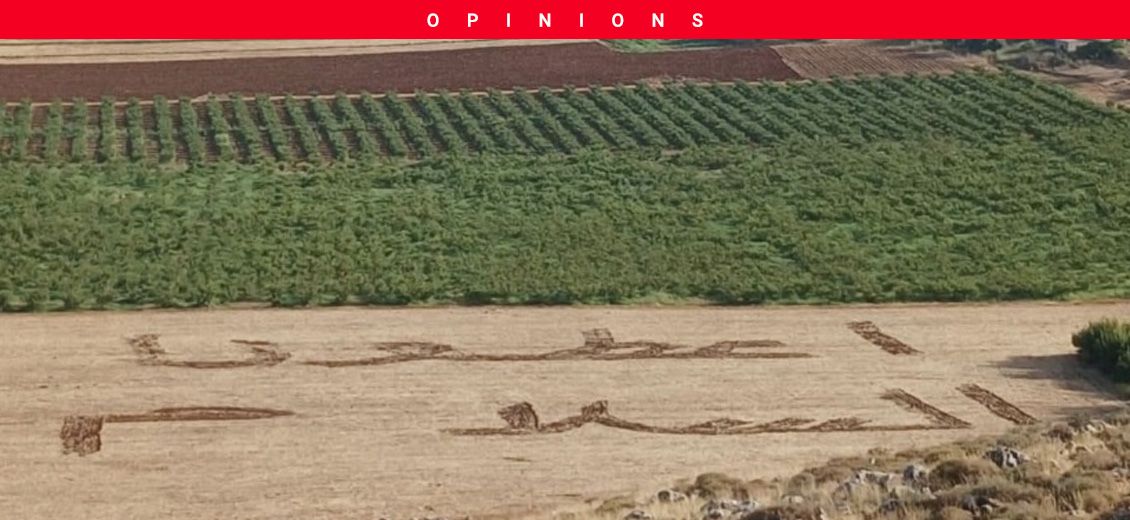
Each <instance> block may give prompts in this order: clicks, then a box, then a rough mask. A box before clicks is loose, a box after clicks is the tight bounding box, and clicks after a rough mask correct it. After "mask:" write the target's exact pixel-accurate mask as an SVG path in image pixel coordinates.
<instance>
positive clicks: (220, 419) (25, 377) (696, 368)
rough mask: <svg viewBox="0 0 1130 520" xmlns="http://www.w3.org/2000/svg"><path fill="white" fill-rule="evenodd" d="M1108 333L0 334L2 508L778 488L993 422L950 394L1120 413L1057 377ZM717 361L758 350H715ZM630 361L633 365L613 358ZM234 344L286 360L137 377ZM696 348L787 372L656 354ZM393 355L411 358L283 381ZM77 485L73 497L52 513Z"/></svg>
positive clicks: (472, 321)
mask: <svg viewBox="0 0 1130 520" xmlns="http://www.w3.org/2000/svg"><path fill="white" fill-rule="evenodd" d="M1128 313H1130V303H1115V304H1088V305H1070V304H1056V305H1051V304H1042V303H1027V304H1005V305H923V306H878V307H870V306H869V307H860V306H837V307H803V308H802V307H766V308H628V307H568V308H494V307H475V308H436V309H378V308H328V309H317V310H281V309H244V310H198V311H189V312H176V311H155V312H149V311H143V312H103V313H75V314H49V315H30V314H24V315H0V328H2V330H4V331H5V334H4V335H3V337H2V338H0V347H2V348H0V352H2V353H3V356H4V357H3V363H0V393H3V395H4V401H3V403H4V404H3V406H2V407H0V464H2V465H3V466H4V467H5V468H6V469H5V482H4V493H3V494H2V495H0V507H3V508H4V511H5V512H6V513H7V514H9V515H11V516H12V517H13V518H29V519H38V518H67V517H93V518H124V517H139V518H140V517H146V518H152V517H161V518H211V517H225V518H232V517H238V518H272V519H276V518H296V519H297V518H311V517H325V516H333V517H343V518H357V517H381V516H386V517H392V518H409V517H413V516H421V515H432V516H447V517H459V516H462V515H475V517H483V516H490V515H498V516H519V515H528V516H530V517H538V518H546V517H549V516H550V515H551V514H552V513H553V512H555V511H562V512H563V511H573V510H579V509H584V508H586V507H591V506H585V504H584V501H585V500H588V499H599V498H607V497H609V496H613V495H618V494H628V495H639V496H641V497H642V496H644V495H650V494H651V493H653V492H654V491H655V490H656V489H660V488H662V487H664V486H667V485H670V483H671V482H673V481H675V480H677V479H679V478H683V477H685V476H687V475H694V474H700V473H707V472H716V473H725V474H729V475H734V476H738V477H743V478H755V477H761V478H771V477H774V476H786V475H790V474H793V473H795V472H797V471H799V470H801V469H803V468H805V467H811V466H813V465H816V464H821V463H823V462H824V461H826V460H827V459H829V458H831V457H838V456H849V455H856V454H858V453H861V452H865V451H867V450H868V449H869V448H872V447H876V446H883V447H885V448H887V449H889V450H892V451H897V450H901V449H905V448H911V447H925V446H930V445H935V444H939V443H943V442H947V441H952V440H956V439H959V438H964V437H966V436H970V435H975V434H976V435H979V434H995V433H1000V432H1002V431H1004V430H1005V429H1007V428H1009V427H1011V426H1013V424H1012V423H1011V422H1010V421H1007V420H1001V417H1000V416H998V415H997V412H994V411H993V410H992V409H990V408H988V407H987V406H986V405H984V404H982V403H981V402H979V401H977V400H974V399H971V398H969V397H967V396H966V395H965V394H963V393H962V392H961V391H959V390H958V388H957V387H958V386H962V385H966V384H977V385H982V386H983V387H984V388H986V389H991V390H992V393H993V395H996V396H998V397H999V398H1000V399H1001V400H1002V401H1003V400H1007V402H1008V403H1009V404H1011V405H1012V406H1014V407H1015V408H1017V409H1020V410H1023V412H1024V413H1025V414H1028V415H1029V416H1031V417H1033V418H1035V419H1039V420H1056V419H1060V418H1064V417H1067V416H1070V415H1072V414H1074V413H1077V412H1089V411H1097V410H1105V409H1108V408H1110V407H1113V406H1118V405H1119V400H1118V398H1117V397H1115V396H1114V395H1113V394H1110V393H1108V392H1106V391H1105V388H1104V387H1102V386H1101V385H1095V384H1094V383H1093V382H1092V381H1093V380H1092V379H1090V378H1089V377H1087V376H1088V375H1090V372H1088V371H1086V370H1085V369H1083V368H1081V367H1079V366H1078V365H1077V364H1076V363H1075V361H1074V358H1073V357H1072V356H1071V355H1070V354H1071V353H1072V352H1073V347H1072V346H1071V344H1070V337H1071V334H1072V332H1074V331H1075V330H1077V329H1078V328H1080V327H1082V326H1083V325H1085V324H1086V323H1088V322H1090V321H1092V320H1096V319H1099V318H1102V317H1106V316H1118V315H1126V314H1128ZM863 318H866V319H871V320H874V321H875V323H879V324H881V325H882V326H883V328H884V329H889V330H891V331H897V335H898V337H899V338H900V340H902V341H905V342H906V343H907V344H910V345H914V346H915V347H917V348H920V349H921V350H922V351H923V352H926V353H927V355H922V356H892V355H890V354H888V353H886V352H884V351H883V350H881V349H878V348H861V347H860V342H861V340H860V339H859V337H858V336H857V335H856V334H855V333H854V332H852V331H851V330H849V329H848V328H847V327H845V326H844V324H845V323H848V322H852V321H860V320H861V319H863ZM146 334H149V335H153V336H152V337H151V339H149V340H145V341H140V342H135V343H137V344H136V345H131V342H130V341H128V340H127V338H138V337H143V335H146ZM739 341H749V342H753V341H759V343H750V344H747V347H742V348H741V349H739V348H735V349H733V350H732V351H728V350H727V348H728V347H729V346H730V345H733V344H734V343H733V342H739ZM636 342H643V343H646V345H644V344H639V345H637V346H634V347H631V348H629V349H624V350H623V351H621V350H620V347H621V346H624V345H631V344H634V343H636ZM653 344H654V345H653ZM578 345H580V346H578ZM655 345H659V346H661V347H663V348H661V349H659V353H658V354H656V355H652V354H649V355H647V356H638V355H632V356H628V355H626V354H630V353H635V352H640V351H643V352H651V350H650V349H651V347H653V346H655ZM670 345H679V346H682V347H680V348H678V349H667V348H666V347H667V346H670ZM455 346H457V349H456V347H455ZM253 347H254V348H262V349H274V350H276V351H278V352H286V353H290V354H291V357H290V358H289V359H287V360H285V361H283V362H279V363H277V364H275V365H271V366H262V365H258V364H246V365H241V366H232V367H226V366H225V367H222V368H220V367H217V368H215V369H200V368H196V367H191V366H187V365H177V364H171V365H170V364H165V363H159V362H139V359H155V360H158V361H160V360H168V361H189V362H191V361H219V362H224V361H243V360H245V359H246V358H247V357H252V358H253V357H254V355H255V354H254V352H253V351H252V352H251V353H250V354H249V351H251V349H252V348H253ZM706 347H710V349H709V350H705V352H731V353H740V352H736V351H740V350H743V349H744V351H746V353H751V354H752V353H759V352H764V353H773V352H780V353H802V354H806V355H807V356H806V357H790V358H783V359H766V358H761V357H749V358H746V357H736V356H733V355H730V354H727V355H724V356H714V355H695V356H687V357H672V356H669V354H675V353H679V352H691V353H694V352H700V353H701V352H704V348H706ZM453 352H459V353H462V354H463V355H466V356H478V357H482V358H483V359H486V358H487V357H491V358H496V359H505V361H495V362H460V361H457V360H455V359H454V358H457V357H458V356H456V355H455V354H454V353H453ZM546 353H567V354H564V355H561V357H562V358H563V359H557V358H555V357H554V356H548V355H546ZM398 356H407V357H411V358H412V359H413V360H412V361H411V362H397V363H387V364H383V365H366V364H356V365H349V366H340V367H336V368H333V369H329V368H326V367H325V366H318V365H310V364H306V363H304V362H305V361H310V360H358V359H367V358H397V357H398ZM446 356H452V357H453V359H444V358H445V357H446ZM500 410H504V411H503V412H501V413H500ZM499 417H501V419H502V420H499ZM61 424H62V425H63V427H62V428H61V429H60V425H61ZM459 430H482V431H484V432H485V434H477V435H475V434H473V435H461V434H458V433H460V432H459ZM751 435H755V436H756V439H754V438H752V437H751ZM754 440H755V442H751V441H754ZM60 443H62V449H61V448H60ZM64 451H68V452H70V453H72V454H80V453H85V456H82V457H78V456H69V455H65V454H64V453H63V452H64ZM515 460H521V461H523V462H521V463H520V464H518V463H515V462H513V461H515ZM406 468H411V470H410V471H406ZM74 482H82V483H83V486H84V493H85V495H84V496H86V497H91V498H90V499H89V500H74V501H59V500H52V499H51V498H52V497H58V496H68V493H69V492H70V491H68V490H73V489H74ZM201 496H207V497H209V499H208V500H200V499H199V497H201ZM280 497H286V498H285V499H281V498H280Z"/></svg>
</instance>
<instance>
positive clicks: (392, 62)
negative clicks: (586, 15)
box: [0, 42, 799, 101]
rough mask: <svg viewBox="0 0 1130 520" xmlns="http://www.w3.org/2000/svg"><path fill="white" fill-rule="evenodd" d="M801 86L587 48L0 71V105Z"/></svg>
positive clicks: (773, 75)
mask: <svg viewBox="0 0 1130 520" xmlns="http://www.w3.org/2000/svg"><path fill="white" fill-rule="evenodd" d="M798 77H799V76H798V75H797V74H796V73H795V72H793V70H792V69H790V68H789V67H788V66H787V65H785V63H784V62H783V61H782V60H781V58H780V56H778V55H777V52H776V51H774V50H773V49H771V48H768V47H758V48H726V49H710V50H701V51H673V52H656V53H640V54H636V53H619V52H615V51H613V50H611V49H609V48H608V47H605V46H604V45H601V44H599V43H595V42H590V43H574V44H560V45H538V46H517V47H495V48H476V49H460V50H448V51H435V52H398V53H382V54H363V55H352V56H316V57H313V56H298V57H273V58H242V59H222V60H186V61H166V62H137V63H97V64H96V63H78V64H34V65H0V99H8V100H13V99H24V98H27V99H31V100H34V101H47V100H51V99H55V98H62V99H70V98H74V97H85V98H88V99H99V98H101V97H102V96H114V97H117V98H127V97H130V96H136V97H141V98H148V97H152V96H155V95H163V96H166V97H170V98H172V97H179V96H188V97H198V96H202V95H206V94H208V93H224V94H226V93H231V92H242V93H260V92H262V93H280V92H291V93H296V94H309V93H322V94H328V93H333V92H336V91H346V92H357V91H361V90H368V91H371V92H385V91H397V92H412V91H414V90H417V89H420V90H437V89H448V90H461V89H469V90H485V89H489V88H500V89H508V88H512V87H526V88H536V87H541V86H549V87H560V86H564V85H577V86H585V85H589V84H604V85H608V84H614V83H621V82H624V83H627V82H635V81H639V80H644V79H648V78H673V79H680V78H686V79H709V80H721V81H729V80H734V79H748V80H756V79H768V80H786V79H795V78H798Z"/></svg>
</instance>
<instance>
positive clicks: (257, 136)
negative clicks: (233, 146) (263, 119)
mask: <svg viewBox="0 0 1130 520" xmlns="http://www.w3.org/2000/svg"><path fill="white" fill-rule="evenodd" d="M231 103H232V114H234V115H235V124H236V126H235V135H236V138H237V139H238V140H239V145H240V147H241V148H243V149H244V150H246V153H247V155H246V156H245V157H246V158H247V160H248V162H259V161H261V160H263V159H264V154H263V138H262V137H261V134H262V130H261V129H260V128H259V123H257V122H256V121H255V117H254V116H252V115H251V109H250V108H248V107H247V101H245V100H244V99H243V96H239V95H233V96H231Z"/></svg>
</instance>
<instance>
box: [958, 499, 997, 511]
mask: <svg viewBox="0 0 1130 520" xmlns="http://www.w3.org/2000/svg"><path fill="white" fill-rule="evenodd" d="M999 507H1000V503H998V502H996V501H995V500H993V499H991V498H989V497H983V496H974V495H965V496H964V497H961V508H962V509H964V510H966V511H969V512H970V513H973V514H974V515H982V514H984V515H987V514H991V513H992V512H993V510H994V509H997V508H999Z"/></svg>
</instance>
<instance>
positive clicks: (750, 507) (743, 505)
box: [734, 500, 761, 515]
mask: <svg viewBox="0 0 1130 520" xmlns="http://www.w3.org/2000/svg"><path fill="white" fill-rule="evenodd" d="M759 507H761V504H759V503H757V501H756V500H743V501H741V502H738V508H737V510H736V511H734V512H735V513H739V514H743V515H744V514H746V513H752V512H754V511H756V510H757V508H759Z"/></svg>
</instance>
